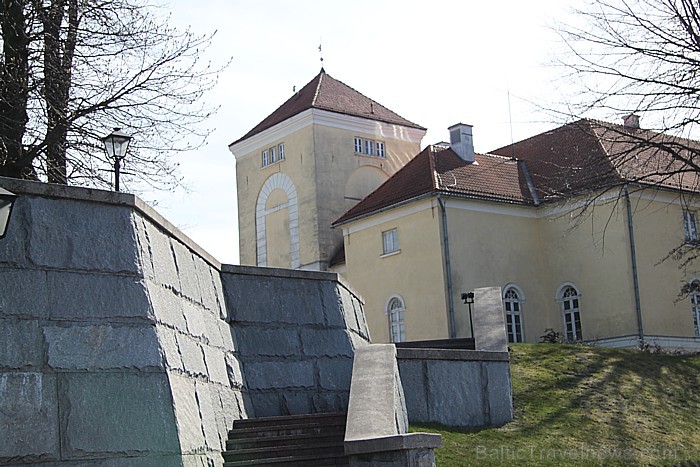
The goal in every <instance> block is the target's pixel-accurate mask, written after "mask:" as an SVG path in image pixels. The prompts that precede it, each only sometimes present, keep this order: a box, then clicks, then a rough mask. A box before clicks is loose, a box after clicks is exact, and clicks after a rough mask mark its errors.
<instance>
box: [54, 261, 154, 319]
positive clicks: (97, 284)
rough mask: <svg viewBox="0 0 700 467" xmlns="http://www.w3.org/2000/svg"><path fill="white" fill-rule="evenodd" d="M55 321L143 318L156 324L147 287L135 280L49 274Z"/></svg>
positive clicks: (132, 278)
mask: <svg viewBox="0 0 700 467" xmlns="http://www.w3.org/2000/svg"><path fill="white" fill-rule="evenodd" d="M48 284H49V310H50V317H51V318H52V319H95V318H110V319H114V318H140V319H148V320H154V316H153V315H152V312H151V307H150V304H149V302H148V296H147V293H146V286H145V284H144V282H143V280H142V279H140V278H138V277H135V276H110V275H104V274H82V273H69V272H64V271H61V272H58V271H57V272H49V273H48Z"/></svg>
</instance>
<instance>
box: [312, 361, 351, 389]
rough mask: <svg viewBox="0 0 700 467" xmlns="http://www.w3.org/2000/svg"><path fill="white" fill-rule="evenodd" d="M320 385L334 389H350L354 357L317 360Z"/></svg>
mask: <svg viewBox="0 0 700 467" xmlns="http://www.w3.org/2000/svg"><path fill="white" fill-rule="evenodd" d="M316 366H317V367H318V375H319V385H320V386H321V388H322V389H329V390H332V391H350V380H351V379H352V358H343V357H340V358H323V359H319V360H317V361H316Z"/></svg>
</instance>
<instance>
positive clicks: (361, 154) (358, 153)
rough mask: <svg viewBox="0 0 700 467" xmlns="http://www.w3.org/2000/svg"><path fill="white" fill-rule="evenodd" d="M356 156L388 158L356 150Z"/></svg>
mask: <svg viewBox="0 0 700 467" xmlns="http://www.w3.org/2000/svg"><path fill="white" fill-rule="evenodd" d="M355 155H356V156H359V157H369V158H370V159H379V160H382V161H383V160H386V156H375V155H374V154H365V153H362V152H355Z"/></svg>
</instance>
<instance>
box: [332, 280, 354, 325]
mask: <svg viewBox="0 0 700 467" xmlns="http://www.w3.org/2000/svg"><path fill="white" fill-rule="evenodd" d="M336 288H337V290H338V294H339V297H338V298H339V303H338V306H339V307H340V310H339V311H340V312H341V313H342V314H343V316H344V318H345V319H344V320H345V323H346V325H347V327H348V328H350V329H352V330H354V331H357V332H358V333H359V332H360V323H359V322H358V319H357V314H356V313H355V304H354V303H353V298H354V297H353V296H352V294H350V292H349V291H348V289H346V288H345V287H341V286H339V285H337V284H336Z"/></svg>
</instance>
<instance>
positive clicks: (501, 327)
mask: <svg viewBox="0 0 700 467" xmlns="http://www.w3.org/2000/svg"><path fill="white" fill-rule="evenodd" d="M472 319H473V322H474V340H475V345H476V350H492V351H496V352H505V351H507V350H508V337H507V336H506V324H505V318H504V314H503V298H502V297H501V288H500V287H482V288H480V289H474V313H473V314H472Z"/></svg>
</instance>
